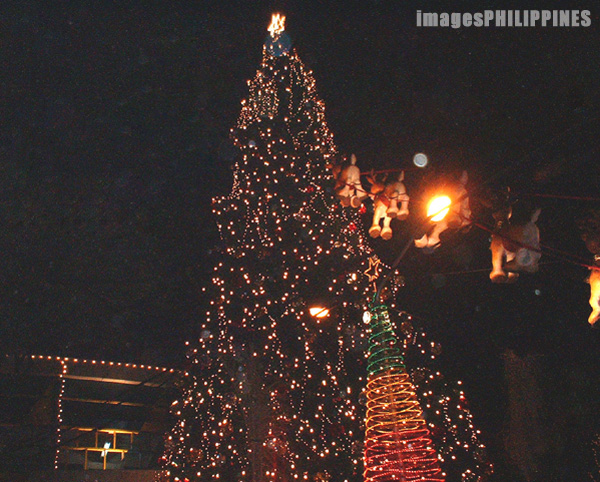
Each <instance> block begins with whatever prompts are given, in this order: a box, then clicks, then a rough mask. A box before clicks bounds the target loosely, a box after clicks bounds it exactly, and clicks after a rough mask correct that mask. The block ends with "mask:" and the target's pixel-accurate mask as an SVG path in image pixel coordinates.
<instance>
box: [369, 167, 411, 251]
mask: <svg viewBox="0 0 600 482" xmlns="http://www.w3.org/2000/svg"><path fill="white" fill-rule="evenodd" d="M368 179H369V182H370V183H371V192H370V194H371V197H372V198H373V225H372V226H371V228H370V229H369V235H370V236H371V237H372V238H377V237H378V236H381V237H382V238H383V239H385V240H386V241H387V240H389V239H391V237H392V228H391V227H390V223H391V222H392V219H394V218H397V219H399V220H400V221H403V220H404V219H406V218H407V217H408V201H409V197H408V194H406V188H405V187H404V183H403V182H402V181H403V180H404V171H401V172H400V174H398V175H392V177H391V179H389V180H388V179H387V176H386V177H384V178H383V180H378V179H377V178H376V177H375V175H374V174H371V175H370V176H369V177H368ZM382 220H383V226H382Z"/></svg>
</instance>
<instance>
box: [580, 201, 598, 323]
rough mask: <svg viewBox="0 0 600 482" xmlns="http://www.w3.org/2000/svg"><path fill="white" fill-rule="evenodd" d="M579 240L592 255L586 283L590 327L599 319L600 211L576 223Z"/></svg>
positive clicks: (590, 213)
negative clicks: (589, 307)
mask: <svg viewBox="0 0 600 482" xmlns="http://www.w3.org/2000/svg"><path fill="white" fill-rule="evenodd" d="M577 224H578V225H579V230H580V231H581V239H582V240H583V242H584V243H585V246H586V248H587V249H588V251H589V252H590V253H592V254H593V255H594V265H593V267H592V269H591V270H590V276H589V277H588V279H587V281H588V283H589V284H590V306H591V307H592V312H591V313H590V316H589V318H588V323H589V324H590V325H592V326H594V325H595V324H596V322H597V321H598V320H599V319H600V210H592V211H590V212H589V213H587V215H586V216H585V218H583V219H580V220H579V221H578V223H577Z"/></svg>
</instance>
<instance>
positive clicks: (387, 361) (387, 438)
mask: <svg viewBox="0 0 600 482" xmlns="http://www.w3.org/2000/svg"><path fill="white" fill-rule="evenodd" d="M369 308H370V309H369V312H368V320H369V328H370V337H369V342H370V347H369V360H368V372H369V375H368V381H367V418H366V433H365V460H364V463H365V473H364V476H365V482H388V481H406V482H408V481H417V480H421V481H432V482H433V481H435V482H443V481H444V480H445V474H444V473H442V470H441V468H440V463H439V459H438V455H437V453H436V451H435V449H434V448H433V444H432V442H431V437H430V433H429V429H428V427H427V423H426V422H425V419H424V417H423V412H422V410H421V407H420V405H419V401H418V400H417V396H416V393H415V389H414V386H413V384H412V381H411V379H410V376H409V375H408V373H407V371H406V368H405V366H404V360H403V358H402V355H401V349H400V345H399V343H398V340H397V338H396V336H395V335H394V331H393V329H392V324H391V322H390V318H389V313H388V308H387V306H385V305H383V304H381V303H379V301H378V296H376V297H375V300H374V302H373V303H372V304H371V305H370V307H369Z"/></svg>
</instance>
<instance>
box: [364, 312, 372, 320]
mask: <svg viewBox="0 0 600 482" xmlns="http://www.w3.org/2000/svg"><path fill="white" fill-rule="evenodd" d="M370 321H371V312H370V311H365V312H364V313H363V322H364V323H369V322H370Z"/></svg>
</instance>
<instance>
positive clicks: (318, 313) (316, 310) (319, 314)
mask: <svg viewBox="0 0 600 482" xmlns="http://www.w3.org/2000/svg"><path fill="white" fill-rule="evenodd" d="M308 312H309V313H310V316H313V317H315V318H325V317H327V316H329V309H328V308H324V307H323V306H312V307H311V308H309V309H308Z"/></svg>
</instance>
